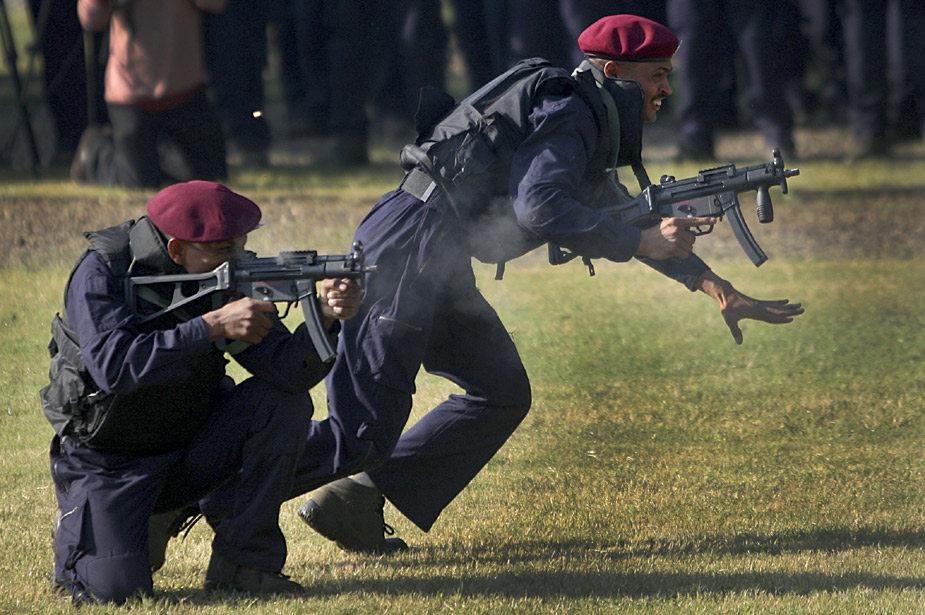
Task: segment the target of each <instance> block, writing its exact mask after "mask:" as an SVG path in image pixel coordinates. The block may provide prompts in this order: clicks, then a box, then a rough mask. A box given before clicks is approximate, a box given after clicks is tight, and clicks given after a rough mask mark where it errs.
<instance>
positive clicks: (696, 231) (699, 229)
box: [690, 224, 716, 237]
mask: <svg viewBox="0 0 925 615" xmlns="http://www.w3.org/2000/svg"><path fill="white" fill-rule="evenodd" d="M715 226H716V225H715V224H709V225H707V226H692V227H691V228H690V231H691V233H692V234H693V235H694V237H700V236H702V235H709V234H710V233H712V232H713V229H714V228H715Z"/></svg>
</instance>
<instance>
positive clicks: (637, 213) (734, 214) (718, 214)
mask: <svg viewBox="0 0 925 615" xmlns="http://www.w3.org/2000/svg"><path fill="white" fill-rule="evenodd" d="M772 156H773V160H772V161H771V162H767V163H764V164H756V165H754V166H750V167H745V168H743V169H737V168H736V167H735V165H731V164H728V165H725V166H720V167H715V168H712V169H705V170H703V171H700V172H699V173H698V174H697V176H696V177H690V178H687V179H680V180H678V179H675V178H674V177H672V176H670V175H665V176H663V177H662V178H661V180H660V181H659V183H658V184H652V185H651V186H648V187H647V188H645V189H644V190H643V191H642V192H641V193H640V194H639V196H637V197H636V198H634V199H633V200H631V201H629V202H628V203H620V204H617V205H611V206H607V207H604V208H602V209H601V210H602V211H605V212H608V213H611V214H613V215H614V216H616V217H617V218H618V219H619V220H620V221H621V222H626V223H628V224H633V225H635V226H649V225H651V224H653V223H655V222H657V221H658V220H659V219H660V218H672V217H679V218H693V217H715V218H718V219H722V218H723V216H727V217H728V220H729V224H730V226H732V231H733V233H735V236H736V239H738V240H739V245H741V246H742V249H743V250H745V253H746V254H747V255H748V258H749V259H751V261H752V263H754V264H755V266H756V267H758V266H760V265H761V264H762V263H763V262H765V261H766V260H767V259H768V257H767V255H766V254H765V253H764V251H763V250H762V249H761V247H760V246H759V245H758V243H757V242H756V241H755V238H754V237H752V233H751V231H749V229H748V225H746V224H745V218H744V217H743V216H742V210H741V209H740V207H739V194H740V193H742V192H748V191H751V190H755V191H757V192H758V196H757V209H758V221H759V222H761V223H762V224H766V223H768V222H771V221H773V220H774V209H773V206H772V204H771V195H770V193H769V189H770V188H772V187H774V186H780V188H781V193H782V194H787V178H788V177H794V176H796V175H799V174H800V170H799V169H786V168H785V167H784V159H783V158H782V157H781V155H780V150H778V149H774V150H772ZM712 231H713V225H709V226H705V227H694V228H692V229H691V232H693V233H694V235H697V236H700V235H707V234H709V233H711V232H712ZM576 256H577V254H574V253H572V252H568V251H566V250H563V249H562V248H561V247H559V246H555V245H553V244H549V262H550V263H552V264H553V265H560V264H562V263H566V262H568V261H570V260H572V259H574V258H575V257H576ZM589 266H590V264H589ZM591 275H594V269H593V267H592V268H591Z"/></svg>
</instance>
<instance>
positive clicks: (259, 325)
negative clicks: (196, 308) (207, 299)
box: [202, 297, 276, 344]
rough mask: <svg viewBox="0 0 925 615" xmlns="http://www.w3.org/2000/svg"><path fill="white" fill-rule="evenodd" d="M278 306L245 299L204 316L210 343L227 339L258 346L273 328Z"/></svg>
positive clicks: (237, 300)
mask: <svg viewBox="0 0 925 615" xmlns="http://www.w3.org/2000/svg"><path fill="white" fill-rule="evenodd" d="M274 315H276V306H275V305H273V303H272V302H270V301H260V300H257V299H251V298H250V297H243V298H241V299H236V300H235V301H230V302H228V303H226V304H225V305H223V306H222V307H220V308H219V309H217V310H213V311H211V312H207V313H205V314H203V315H202V319H203V320H204V321H205V323H206V329H207V330H208V332H209V341H213V342H214V341H215V340H217V339H221V338H225V339H229V340H244V341H245V342H250V343H251V344H258V343H260V341H261V340H262V339H263V338H264V337H266V336H267V333H269V332H270V329H272V328H273V318H272V317H271V316H274Z"/></svg>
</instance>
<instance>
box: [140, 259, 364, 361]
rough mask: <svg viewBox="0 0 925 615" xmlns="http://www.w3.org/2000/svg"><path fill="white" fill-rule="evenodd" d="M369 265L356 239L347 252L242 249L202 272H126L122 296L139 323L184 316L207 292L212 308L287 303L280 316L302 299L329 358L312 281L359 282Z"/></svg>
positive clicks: (232, 347) (232, 348)
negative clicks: (266, 253) (261, 253)
mask: <svg viewBox="0 0 925 615" xmlns="http://www.w3.org/2000/svg"><path fill="white" fill-rule="evenodd" d="M372 271H375V267H373V266H367V265H365V264H364V255H363V245H362V244H361V243H360V242H354V244H353V251H352V252H351V253H350V254H340V255H323V254H318V253H317V252H316V251H315V250H296V251H288V252H280V253H279V255H278V256H271V257H263V258H260V257H258V256H257V255H256V254H255V253H254V252H251V251H245V252H244V254H243V255H242V256H241V257H240V258H237V259H234V260H231V261H228V262H226V263H223V264H221V265H219V266H218V267H216V268H215V269H213V270H212V271H209V272H206V273H181V274H174V275H152V276H136V277H128V278H126V292H125V296H126V299H127V301H128V304H129V305H130V306H131V308H132V312H133V313H134V314H135V316H136V318H137V319H138V323H139V324H143V323H146V322H148V321H151V320H154V319H155V318H159V317H161V316H163V315H165V314H169V313H172V314H174V315H176V316H177V317H179V318H181V319H183V320H185V319H187V318H186V317H185V315H184V314H183V308H184V306H187V305H189V304H190V303H192V302H194V301H196V300H198V299H200V298H203V297H206V296H208V295H212V297H213V300H212V301H213V306H214V308H218V307H221V306H222V305H224V304H225V303H227V302H228V301H232V300H234V299H238V298H240V297H242V296H245V297H251V298H253V299H260V300H263V301H273V302H274V303H285V304H287V307H286V311H285V312H284V313H283V314H282V315H281V316H280V318H285V317H286V315H287V314H288V313H289V309H290V308H291V307H292V305H293V304H295V303H298V302H301V303H302V312H303V314H304V315H305V326H306V327H308V331H309V334H310V336H311V340H312V344H314V346H315V350H316V351H317V352H318V356H319V357H320V358H321V360H322V361H324V362H325V363H328V362H330V361H333V360H334V358H335V356H337V353H336V352H335V351H334V349H333V348H332V347H331V343H330V341H329V339H328V335H327V331H325V329H324V326H323V325H322V324H321V311H320V308H319V307H318V301H317V296H316V293H315V283H316V282H318V281H319V280H322V279H326V278H352V279H355V280H358V281H359V282H360V283H362V282H363V278H364V276H365V274H366V273H368V272H372ZM152 310H153V311H152ZM220 342H225V343H224V344H218V346H219V348H221V349H222V350H227V351H228V352H230V353H232V354H234V353H235V352H238V351H240V350H242V349H243V348H245V347H247V345H248V344H247V343H246V342H241V343H237V342H235V343H227V340H220Z"/></svg>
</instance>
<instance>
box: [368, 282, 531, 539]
mask: <svg viewBox="0 0 925 615" xmlns="http://www.w3.org/2000/svg"><path fill="white" fill-rule="evenodd" d="M470 273H471V271H470ZM437 305H438V307H437V313H439V314H441V318H439V319H436V320H435V322H434V324H433V328H432V333H431V336H430V339H429V345H428V348H427V353H426V355H425V358H424V368H425V369H426V370H427V371H428V372H429V373H431V374H434V375H437V376H443V377H444V378H447V379H449V380H451V381H452V382H454V383H455V384H457V385H459V386H460V387H462V388H463V390H464V391H465V392H464V394H462V395H451V396H450V397H449V398H448V399H447V400H446V401H444V402H443V403H442V404H440V405H439V406H437V407H436V408H434V409H433V410H432V411H431V412H429V413H428V414H427V415H425V416H424V417H423V418H422V419H421V420H420V421H419V422H418V423H416V424H415V425H414V426H413V427H411V428H410V429H409V430H408V431H407V432H405V433H404V434H403V435H402V436H401V438H400V439H399V441H398V443H397V445H396V447H395V450H394V451H393V452H392V455H391V456H390V458H389V460H388V461H386V462H385V463H384V464H383V465H382V466H380V467H379V468H376V469H374V470H371V471H370V472H369V476H370V477H371V478H372V480H373V482H374V483H375V484H376V486H377V487H379V489H380V490H381V491H382V492H383V494H384V495H385V496H386V497H387V498H388V499H389V501H390V502H392V504H394V505H395V506H396V507H397V508H398V509H399V510H400V511H401V512H402V513H403V514H404V515H405V516H407V517H408V518H409V519H410V520H411V521H413V522H414V523H415V524H416V525H418V526H419V527H420V528H421V529H423V530H425V531H426V530H429V529H430V527H431V526H432V525H433V523H434V521H435V520H436V519H437V517H438V516H439V515H440V512H441V511H442V510H443V509H444V508H445V507H446V506H447V505H448V504H449V503H450V502H451V501H452V500H453V499H454V498H455V497H456V496H457V495H458V494H459V493H460V492H461V491H462V490H463V489H464V488H465V487H466V485H468V484H469V482H470V481H471V480H472V479H473V478H474V477H475V475H476V474H477V473H478V472H479V471H480V470H481V469H482V467H484V465H485V464H486V463H488V461H489V460H490V459H491V458H492V457H493V456H494V454H495V453H496V452H497V451H498V449H500V448H501V446H502V445H503V444H504V443H505V442H506V441H507V439H508V438H509V437H510V435H511V434H512V433H513V431H514V430H515V429H516V428H517V426H518V425H519V424H520V422H521V421H522V420H523V418H524V416H526V413H527V411H528V410H529V408H530V400H531V394H530V384H529V381H528V378H527V374H526V370H525V369H524V367H523V364H522V362H521V360H520V357H519V355H518V353H517V349H516V348H515V346H514V342H513V340H512V339H511V336H510V334H509V333H508V332H507V330H506V329H505V328H504V325H503V324H502V322H501V320H500V319H499V318H498V316H497V314H496V313H495V311H494V309H492V307H491V306H490V305H489V304H488V302H487V301H486V300H485V299H484V297H482V295H481V293H479V291H478V290H477V289H476V287H475V279H474V277H473V278H471V279H469V280H465V281H464V282H462V284H460V285H459V286H457V288H455V289H454V291H453V293H452V294H451V295H450V296H447V297H444V298H442V300H441V301H439V302H438V304H437Z"/></svg>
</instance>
